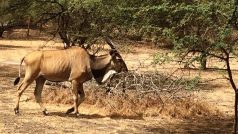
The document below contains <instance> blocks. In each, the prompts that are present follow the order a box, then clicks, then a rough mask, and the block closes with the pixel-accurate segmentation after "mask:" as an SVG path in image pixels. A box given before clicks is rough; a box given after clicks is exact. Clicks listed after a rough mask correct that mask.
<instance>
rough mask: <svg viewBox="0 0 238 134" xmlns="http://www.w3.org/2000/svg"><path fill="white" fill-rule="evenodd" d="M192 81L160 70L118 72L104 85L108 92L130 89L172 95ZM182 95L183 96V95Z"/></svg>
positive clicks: (143, 92)
mask: <svg viewBox="0 0 238 134" xmlns="http://www.w3.org/2000/svg"><path fill="white" fill-rule="evenodd" d="M191 82H192V81H190V80H186V79H184V78H183V77H177V76H174V75H173V73H172V74H162V73H159V72H152V73H151V72H144V73H141V72H136V71H130V72H127V73H119V74H116V75H115V76H114V77H113V78H112V79H110V80H109V81H107V83H106V84H105V85H104V86H103V87H104V88H107V91H108V92H118V91H120V90H121V91H122V92H123V93H124V92H126V91H128V90H136V91H137V92H139V93H141V94H147V93H154V94H157V95H161V94H165V93H166V94H169V95H170V96H171V97H176V96H175V95H176V94H177V93H179V91H184V89H188V87H189V86H190V84H191ZM181 97H182V96H181Z"/></svg>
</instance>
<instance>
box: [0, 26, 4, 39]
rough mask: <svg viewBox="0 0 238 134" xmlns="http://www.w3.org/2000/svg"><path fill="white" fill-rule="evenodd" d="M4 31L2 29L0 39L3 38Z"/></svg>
mask: <svg viewBox="0 0 238 134" xmlns="http://www.w3.org/2000/svg"><path fill="white" fill-rule="evenodd" d="M3 33H4V29H3V28H0V38H3Z"/></svg>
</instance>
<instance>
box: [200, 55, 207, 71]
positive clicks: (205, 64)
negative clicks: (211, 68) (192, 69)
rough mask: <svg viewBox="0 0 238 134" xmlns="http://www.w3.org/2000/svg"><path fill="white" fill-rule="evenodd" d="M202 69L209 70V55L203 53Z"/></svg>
mask: <svg viewBox="0 0 238 134" xmlns="http://www.w3.org/2000/svg"><path fill="white" fill-rule="evenodd" d="M200 68H201V69H202V70H205V69H207V54H206V53H202V54H201V59H200Z"/></svg>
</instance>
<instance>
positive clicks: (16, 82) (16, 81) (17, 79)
mask: <svg viewBox="0 0 238 134" xmlns="http://www.w3.org/2000/svg"><path fill="white" fill-rule="evenodd" d="M24 58H25V57H23V58H22V59H21V62H20V65H19V75H18V77H17V78H16V79H15V81H14V86H15V85H17V84H18V83H19V81H20V79H21V65H22V62H23V61H24Z"/></svg>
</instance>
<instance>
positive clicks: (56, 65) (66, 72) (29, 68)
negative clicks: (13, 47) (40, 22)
mask: <svg viewBox="0 0 238 134" xmlns="http://www.w3.org/2000/svg"><path fill="white" fill-rule="evenodd" d="M106 42H107V43H108V45H109V46H110V50H109V53H108V54H105V55H101V56H95V55H91V54H89V53H88V51H87V50H85V49H83V48H81V47H71V48H68V49H63V50H38V51H33V52H31V53H29V54H28V55H26V56H24V57H23V58H22V60H21V61H20V65H19V76H18V77H17V78H16V79H15V81H14V85H17V84H18V83H19V81H20V77H21V66H22V63H23V62H24V63H25V77H24V79H23V81H22V82H21V84H20V85H19V86H18V88H17V101H16V106H15V108H14V111H15V114H18V113H19V101H20V98H21V95H22V94H23V92H24V91H25V90H26V89H27V87H28V86H29V85H30V84H31V83H32V82H33V81H35V82H36V87H35V90H34V96H35V99H36V102H37V103H38V104H39V105H40V108H41V110H42V112H43V114H44V115H47V114H48V112H47V109H46V108H45V106H44V105H43V103H42V99H41V93H42V89H43V86H44V84H45V81H46V80H48V81H54V82H63V81H69V82H71V84H72V89H71V90H72V93H73V99H74V105H73V107H71V108H69V109H68V110H67V111H66V114H69V113H74V114H76V115H78V107H79V105H80V104H81V103H82V102H83V101H84V99H85V93H84V89H83V83H84V82H86V81H88V80H90V79H92V78H94V79H95V80H96V81H97V83H99V84H102V83H105V82H106V81H107V80H108V79H109V78H111V76H113V75H114V74H115V73H119V72H122V71H123V72H127V71H128V68H127V66H126V64H125V62H124V60H123V58H122V56H121V55H120V54H119V52H118V51H117V49H116V48H115V45H114V43H113V42H112V41H111V40H110V39H108V38H106ZM79 96H80V98H79Z"/></svg>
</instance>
